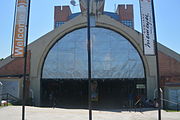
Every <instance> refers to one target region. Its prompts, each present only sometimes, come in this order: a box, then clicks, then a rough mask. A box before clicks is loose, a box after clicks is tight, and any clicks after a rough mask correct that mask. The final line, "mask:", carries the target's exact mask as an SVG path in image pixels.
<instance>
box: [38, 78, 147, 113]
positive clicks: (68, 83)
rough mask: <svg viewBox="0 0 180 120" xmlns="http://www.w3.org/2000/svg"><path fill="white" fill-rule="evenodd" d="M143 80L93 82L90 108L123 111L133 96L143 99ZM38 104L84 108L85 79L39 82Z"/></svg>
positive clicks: (86, 84) (86, 96)
mask: <svg viewBox="0 0 180 120" xmlns="http://www.w3.org/2000/svg"><path fill="white" fill-rule="evenodd" d="M144 81H145V80H144V79H93V80H92V95H91V96H92V97H91V98H92V107H93V109H99V108H103V109H104V108H105V109H106V108H114V109H116V108H124V107H129V102H128V101H129V99H130V97H129V96H130V95H131V99H132V102H133V104H134V103H135V102H136V96H146V90H145V88H144V89H142V88H141V90H140V89H139V88H137V85H139V84H144V85H145V83H144ZM41 105H42V106H50V107H51V106H54V107H62V108H88V80H87V79H43V80H42V84H41Z"/></svg>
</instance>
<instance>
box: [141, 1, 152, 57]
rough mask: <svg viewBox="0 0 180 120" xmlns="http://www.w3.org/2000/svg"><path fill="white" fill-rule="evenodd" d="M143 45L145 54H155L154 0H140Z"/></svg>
mask: <svg viewBox="0 0 180 120" xmlns="http://www.w3.org/2000/svg"><path fill="white" fill-rule="evenodd" d="M140 10H141V21H142V32H143V47H144V54H145V55H155V36H154V23H153V15H152V0H140Z"/></svg>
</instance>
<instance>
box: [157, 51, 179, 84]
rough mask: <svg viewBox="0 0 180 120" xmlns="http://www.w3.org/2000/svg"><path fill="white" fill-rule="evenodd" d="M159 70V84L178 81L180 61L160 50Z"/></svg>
mask: <svg viewBox="0 0 180 120" xmlns="http://www.w3.org/2000/svg"><path fill="white" fill-rule="evenodd" d="M159 72H160V77H161V86H166V85H173V84H174V85H176V84H175V83H180V62H179V61H177V60H176V59H174V58H172V57H170V56H167V55H165V54H164V53H162V52H159Z"/></svg>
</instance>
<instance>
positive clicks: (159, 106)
mask: <svg viewBox="0 0 180 120" xmlns="http://www.w3.org/2000/svg"><path fill="white" fill-rule="evenodd" d="M151 3H152V15H153V25H154V39H155V54H156V69H157V88H158V98H157V100H158V120H161V91H160V75H159V57H158V42H157V34H156V21H155V20H156V19H155V12H154V2H153V0H152V2H151Z"/></svg>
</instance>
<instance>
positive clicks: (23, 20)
mask: <svg viewBox="0 0 180 120" xmlns="http://www.w3.org/2000/svg"><path fill="white" fill-rule="evenodd" d="M27 16H28V0H17V1H16V11H15V21H14V31H13V46H12V47H13V48H12V57H24V46H25V41H26V31H27Z"/></svg>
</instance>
